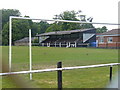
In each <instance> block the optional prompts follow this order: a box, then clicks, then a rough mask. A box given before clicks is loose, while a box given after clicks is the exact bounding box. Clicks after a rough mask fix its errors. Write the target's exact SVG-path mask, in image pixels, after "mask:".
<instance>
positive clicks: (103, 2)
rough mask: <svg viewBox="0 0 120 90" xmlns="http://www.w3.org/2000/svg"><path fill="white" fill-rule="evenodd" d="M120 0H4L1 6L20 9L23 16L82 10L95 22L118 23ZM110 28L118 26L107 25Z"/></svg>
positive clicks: (50, 15)
mask: <svg viewBox="0 0 120 90" xmlns="http://www.w3.org/2000/svg"><path fill="white" fill-rule="evenodd" d="M118 2H119V0H2V1H0V8H1V9H2V8H4V9H18V10H20V12H21V14H22V16H25V15H28V16H30V17H32V18H41V19H52V18H53V17H54V15H56V14H60V13H62V12H63V11H66V10H75V11H78V10H82V13H81V14H85V15H87V17H93V18H94V19H93V22H108V23H118ZM107 27H108V29H113V28H117V26H107Z"/></svg>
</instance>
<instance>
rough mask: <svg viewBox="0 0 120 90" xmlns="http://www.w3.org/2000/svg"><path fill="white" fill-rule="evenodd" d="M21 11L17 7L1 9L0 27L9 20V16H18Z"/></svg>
mask: <svg viewBox="0 0 120 90" xmlns="http://www.w3.org/2000/svg"><path fill="white" fill-rule="evenodd" d="M20 15H21V13H20V11H19V10H17V9H2V27H4V25H5V24H6V23H7V22H8V21H9V16H20Z"/></svg>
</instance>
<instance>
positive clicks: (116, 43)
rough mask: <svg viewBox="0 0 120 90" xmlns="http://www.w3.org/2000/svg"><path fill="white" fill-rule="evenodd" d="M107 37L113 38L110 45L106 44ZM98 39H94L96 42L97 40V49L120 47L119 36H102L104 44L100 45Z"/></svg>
mask: <svg viewBox="0 0 120 90" xmlns="http://www.w3.org/2000/svg"><path fill="white" fill-rule="evenodd" d="M108 37H112V38H113V42H112V43H108V42H107V39H108ZM99 38H100V37H97V38H96V40H98V47H120V36H104V43H100V42H99Z"/></svg>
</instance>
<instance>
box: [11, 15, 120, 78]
mask: <svg viewBox="0 0 120 90" xmlns="http://www.w3.org/2000/svg"><path fill="white" fill-rule="evenodd" d="M12 19H24V20H41V21H57V22H69V23H80V24H81V23H83V24H103V25H120V24H117V23H99V22H83V21H72V20H58V19H56V20H50V19H36V18H28V17H16V16H10V17H9V72H11V68H12V66H11V64H12ZM30 32H31V30H30ZM29 39H31V37H30V33H29ZM29 47H30V49H29V50H30V71H31V70H32V57H31V42H29ZM30 78H31V79H32V75H31V76H30Z"/></svg>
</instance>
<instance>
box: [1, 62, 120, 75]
mask: <svg viewBox="0 0 120 90" xmlns="http://www.w3.org/2000/svg"><path fill="white" fill-rule="evenodd" d="M115 65H120V63H109V64H98V65H89V66H76V67H63V68H52V69H42V70H31V71H19V72H6V73H0V76H4V75H14V74H29V73H42V72H52V71H60V70H72V69H84V68H95V67H105V66H115Z"/></svg>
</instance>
